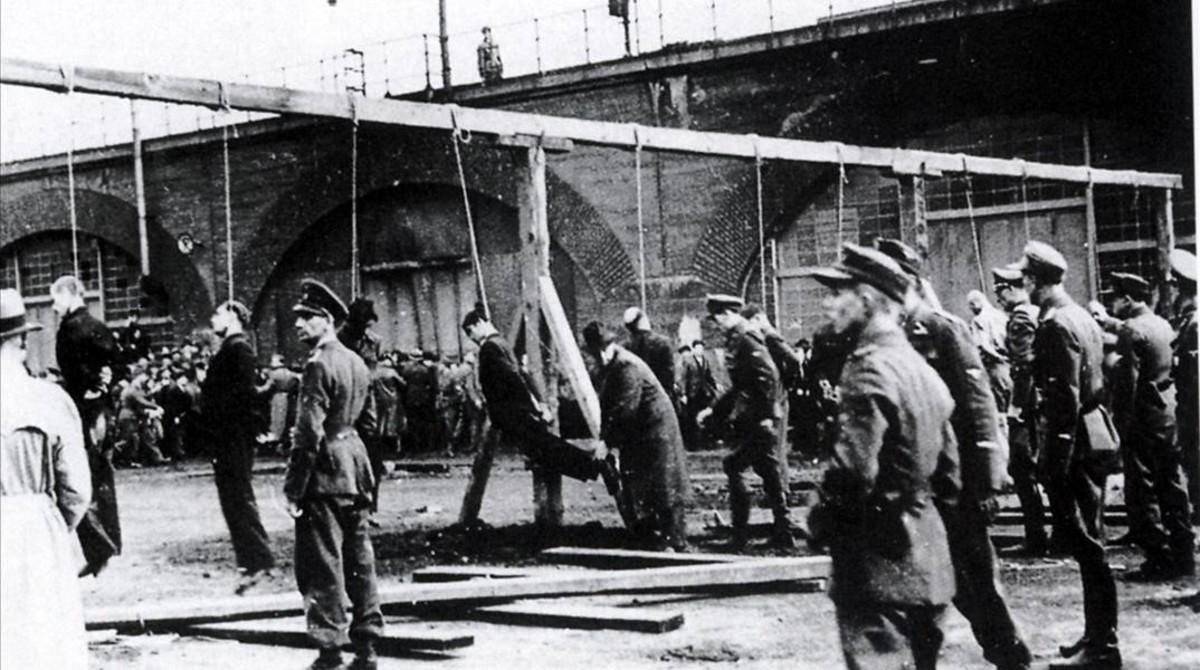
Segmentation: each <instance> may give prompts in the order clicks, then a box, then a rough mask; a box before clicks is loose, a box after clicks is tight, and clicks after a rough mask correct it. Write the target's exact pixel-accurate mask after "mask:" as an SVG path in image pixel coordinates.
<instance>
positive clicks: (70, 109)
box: [0, 0, 919, 162]
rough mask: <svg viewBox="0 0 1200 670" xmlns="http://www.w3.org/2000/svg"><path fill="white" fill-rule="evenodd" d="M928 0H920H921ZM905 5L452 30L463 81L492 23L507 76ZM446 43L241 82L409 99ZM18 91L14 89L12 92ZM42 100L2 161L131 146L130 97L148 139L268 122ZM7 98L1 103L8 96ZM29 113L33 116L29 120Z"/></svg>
mask: <svg viewBox="0 0 1200 670" xmlns="http://www.w3.org/2000/svg"><path fill="white" fill-rule="evenodd" d="M918 1H919V0H918ZM897 4H905V3H899V2H897V1H896V0H832V1H829V0H640V1H635V0H631V2H630V16H629V38H628V42H629V45H628V50H626V37H625V29H624V25H623V21H622V19H621V18H618V17H614V16H610V15H609V11H608V9H609V8H608V4H607V3H604V4H596V5H591V6H587V7H581V8H575V9H570V10H565V11H562V12H558V13H554V14H550V15H546V16H539V17H536V18H532V19H527V20H521V21H514V22H509V23H497V24H493V23H489V22H488V21H486V20H485V19H484V17H470V18H467V19H466V20H464V21H460V22H458V24H459V25H466V26H467V27H466V28H463V29H461V30H457V31H454V32H452V33H450V34H449V35H448V38H449V39H448V45H447V49H448V53H449V57H450V58H449V60H450V70H451V80H452V84H453V86H464V85H473V84H478V83H479V82H480V72H479V68H478V64H477V60H476V47H477V46H478V44H479V43H480V41H481V37H482V36H481V29H482V28H483V27H484V26H485V25H486V26H488V27H490V28H491V31H492V37H493V40H494V42H495V43H496V44H497V45H498V46H499V51H500V57H501V59H502V61H503V64H504V73H503V76H504V78H512V77H519V76H524V75H532V74H538V73H543V72H549V71H552V70H558V69H562V68H567V67H572V66H578V65H586V64H589V63H598V62H604V61H612V60H617V59H621V58H625V57H635V56H638V55H642V54H648V53H652V52H656V51H661V50H664V49H671V48H675V47H679V46H683V45H688V44H703V43H711V42H719V41H725V40H731V39H737V38H739V37H746V36H749V35H759V34H768V33H773V32H780V31H785V30H791V29H795V28H799V27H802V26H807V25H813V24H814V23H816V22H818V21H822V20H836V19H837V17H838V15H841V14H846V13H850V12H856V11H860V10H863V9H869V8H878V7H886V6H888V5H893V6H894V5H897ZM441 50H442V45H441V44H440V40H439V39H438V35H437V32H436V31H433V32H427V33H414V34H410V35H406V36H403V37H398V38H394V39H389V40H385V41H381V42H376V43H373V44H366V45H360V46H356V47H355V48H353V49H348V50H346V51H342V52H339V53H334V54H329V55H327V56H325V57H323V58H318V59H315V60H306V61H303V62H297V63H287V64H282V65H278V66H272V67H267V68H262V69H259V70H255V71H252V72H249V73H246V74H244V75H242V76H240V77H234V78H233V79H232V80H231V81H240V82H245V83H255V84H265V85H272V86H287V87H291V88H297V89H307V90H316V91H325V92H337V91H346V90H354V91H359V92H362V93H364V94H366V95H368V96H375V97H381V96H386V95H405V94H413V93H419V92H421V91H432V90H436V89H441V88H443V77H442V51H441ZM6 92H7V89H6ZM12 93H13V97H20V98H22V99H23V100H24V101H26V102H28V100H30V99H32V100H33V101H34V106H35V107H37V108H38V109H39V114H38V115H37V117H36V118H27V117H21V118H10V117H9V116H8V115H5V123H4V128H3V133H2V134H0V162H10V161H14V160H20V159H24V158H32V157H37V156H43V155H52V154H59V153H64V152H66V151H67V150H68V149H69V148H72V147H73V148H74V150H76V151H79V150H83V149H88V148H95V147H101V146H108V145H113V144H122V143H128V142H130V141H131V137H132V120H131V110H130V107H131V104H136V109H137V123H138V129H139V131H140V133H141V136H142V137H143V138H144V139H146V138H153V137H161V136H165V135H173V134H180V133H188V132H196V131H200V130H205V129H210V128H219V127H221V126H225V125H236V124H239V123H245V122H249V121H254V120H257V119H261V118H268V117H269V116H270V115H265V114H253V113H247V112H232V113H229V112H222V111H218V110H212V109H208V108H205V107H189V106H183V105H168V104H158V103H151V102H145V101H143V102H138V103H130V102H128V101H125V100H117V99H113V98H103V97H98V96H87V95H78V94H73V95H71V96H69V99H68V100H66V102H65V103H64V101H63V100H64V98H66V97H67V96H63V95H61V94H54V93H46V92H41V91H20V92H12ZM9 97H10V96H9V95H5V96H0V99H5V98H9ZM27 116H28V115H27Z"/></svg>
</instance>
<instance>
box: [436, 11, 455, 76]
mask: <svg viewBox="0 0 1200 670" xmlns="http://www.w3.org/2000/svg"><path fill="white" fill-rule="evenodd" d="M438 44H440V45H441V46H442V88H444V89H446V98H447V99H449V98H451V97H452V96H453V94H454V85H453V83H451V80H450V33H449V32H448V31H447V30H446V0H438Z"/></svg>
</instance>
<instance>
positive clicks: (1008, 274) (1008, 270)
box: [992, 264, 1021, 287]
mask: <svg viewBox="0 0 1200 670" xmlns="http://www.w3.org/2000/svg"><path fill="white" fill-rule="evenodd" d="M992 283H994V284H995V285H996V286H997V287H1000V286H1001V285H1005V286H1007V285H1013V286H1020V285H1021V269H1020V268H1017V267H1014V265H1013V264H1009V265H1005V266H1004V267H1002V268H992Z"/></svg>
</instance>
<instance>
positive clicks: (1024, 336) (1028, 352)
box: [1005, 302, 1038, 420]
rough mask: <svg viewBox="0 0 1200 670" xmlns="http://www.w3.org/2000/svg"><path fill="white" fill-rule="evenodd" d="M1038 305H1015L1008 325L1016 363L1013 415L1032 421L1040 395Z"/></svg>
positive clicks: (1011, 357) (1011, 354)
mask: <svg viewBox="0 0 1200 670" xmlns="http://www.w3.org/2000/svg"><path fill="white" fill-rule="evenodd" d="M1037 324H1038V308H1037V307H1035V306H1034V305H1032V304H1030V303H1027V302H1026V303H1021V304H1019V305H1016V306H1014V307H1013V308H1012V309H1011V310H1010V311H1009V313H1008V325H1007V327H1006V328H1005V345H1006V347H1007V348H1008V360H1009V362H1010V363H1012V381H1013V390H1012V403H1011V404H1010V405H1009V407H1010V409H1011V411H1012V414H1013V416H1019V417H1023V418H1024V419H1026V420H1028V419H1029V416H1030V415H1027V414H1026V412H1032V411H1033V410H1034V409H1036V407H1037V396H1036V394H1035V393H1034V390H1033V336H1034V334H1036V333H1037Z"/></svg>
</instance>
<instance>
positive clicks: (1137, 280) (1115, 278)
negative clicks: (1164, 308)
mask: <svg viewBox="0 0 1200 670" xmlns="http://www.w3.org/2000/svg"><path fill="white" fill-rule="evenodd" d="M1112 288H1113V294H1114V295H1124V296H1128V297H1130V298H1133V299H1134V300H1146V299H1148V298H1149V297H1150V282H1148V281H1146V280H1145V279H1143V278H1141V277H1139V276H1137V275H1135V274H1131V273H1129V272H1114V273H1112Z"/></svg>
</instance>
